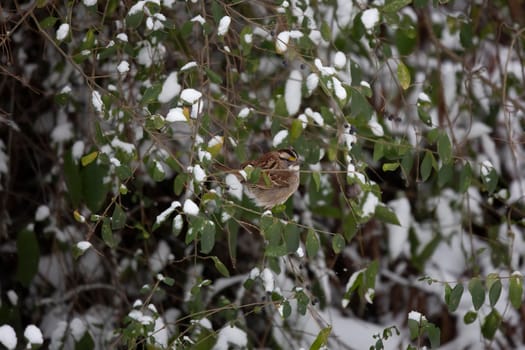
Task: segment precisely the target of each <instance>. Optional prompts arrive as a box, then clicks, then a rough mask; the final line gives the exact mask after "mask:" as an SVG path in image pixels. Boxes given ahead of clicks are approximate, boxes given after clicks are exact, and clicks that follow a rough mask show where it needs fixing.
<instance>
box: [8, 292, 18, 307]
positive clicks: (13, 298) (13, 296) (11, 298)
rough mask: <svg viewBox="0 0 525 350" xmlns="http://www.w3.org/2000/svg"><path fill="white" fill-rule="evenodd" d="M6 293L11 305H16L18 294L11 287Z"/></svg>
mask: <svg viewBox="0 0 525 350" xmlns="http://www.w3.org/2000/svg"><path fill="white" fill-rule="evenodd" d="M6 295H7V299H9V302H10V303H11V305H14V306H16V305H18V294H16V292H15V291H14V290H12V289H10V290H8V291H7V293H6Z"/></svg>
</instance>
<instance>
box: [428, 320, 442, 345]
mask: <svg viewBox="0 0 525 350" xmlns="http://www.w3.org/2000/svg"><path fill="white" fill-rule="evenodd" d="M425 328H426V331H427V334H428V339H429V340H430V347H431V348H432V349H437V348H439V345H440V344H441V330H440V329H439V328H438V327H436V326H435V325H434V324H432V323H429V324H427V326H426V327H425Z"/></svg>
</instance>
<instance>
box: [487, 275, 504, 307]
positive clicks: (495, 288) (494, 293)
mask: <svg viewBox="0 0 525 350" xmlns="http://www.w3.org/2000/svg"><path fill="white" fill-rule="evenodd" d="M501 287H502V285H501V281H500V280H499V279H498V280H496V281H494V283H492V285H491V286H490V287H488V288H489V301H490V306H492V307H494V305H496V303H497V302H498V300H499V297H500V295H501Z"/></svg>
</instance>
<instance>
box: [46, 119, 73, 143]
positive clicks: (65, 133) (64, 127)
mask: <svg viewBox="0 0 525 350" xmlns="http://www.w3.org/2000/svg"><path fill="white" fill-rule="evenodd" d="M72 138H73V124H72V123H70V122H68V121H66V120H63V121H58V122H57V125H56V126H55V128H54V129H53V131H52V132H51V139H52V140H53V142H55V143H61V142H66V141H69V140H71V139H72Z"/></svg>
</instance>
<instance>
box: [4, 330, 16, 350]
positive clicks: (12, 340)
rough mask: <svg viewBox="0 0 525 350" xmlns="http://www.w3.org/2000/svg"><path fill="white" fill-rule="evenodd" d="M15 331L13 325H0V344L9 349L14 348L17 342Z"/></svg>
mask: <svg viewBox="0 0 525 350" xmlns="http://www.w3.org/2000/svg"><path fill="white" fill-rule="evenodd" d="M17 341H18V340H17V338H16V333H15V330H14V329H13V327H11V326H9V325H2V326H0V344H2V345H3V346H5V347H6V348H7V349H9V350H13V349H15V348H16V343H17Z"/></svg>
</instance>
